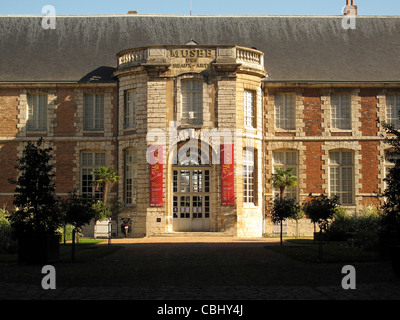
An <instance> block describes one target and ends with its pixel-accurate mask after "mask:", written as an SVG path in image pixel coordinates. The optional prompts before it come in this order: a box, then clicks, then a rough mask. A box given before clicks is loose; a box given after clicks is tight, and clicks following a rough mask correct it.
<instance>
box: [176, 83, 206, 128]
mask: <svg viewBox="0 0 400 320" xmlns="http://www.w3.org/2000/svg"><path fill="white" fill-rule="evenodd" d="M180 91H181V92H180V95H181V110H180V124H181V125H190V126H201V125H203V81H202V80H201V79H197V78H190V79H182V80H181V86H180Z"/></svg>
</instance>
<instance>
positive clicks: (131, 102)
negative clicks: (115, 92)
mask: <svg viewBox="0 0 400 320" xmlns="http://www.w3.org/2000/svg"><path fill="white" fill-rule="evenodd" d="M124 117H125V120H124V128H125V129H135V128H136V90H135V89H131V90H126V91H125V114H124Z"/></svg>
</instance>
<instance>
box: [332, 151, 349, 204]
mask: <svg viewBox="0 0 400 320" xmlns="http://www.w3.org/2000/svg"><path fill="white" fill-rule="evenodd" d="M329 183H330V195H331V196H335V195H337V196H338V197H339V202H340V203H341V204H342V205H353V204H354V195H353V152H351V151H332V152H330V153H329Z"/></svg>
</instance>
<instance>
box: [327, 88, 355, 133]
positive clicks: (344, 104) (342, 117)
mask: <svg viewBox="0 0 400 320" xmlns="http://www.w3.org/2000/svg"><path fill="white" fill-rule="evenodd" d="M331 106H332V109H331V115H332V128H334V129H342V130H351V96H350V95H349V94H334V95H332V96H331Z"/></svg>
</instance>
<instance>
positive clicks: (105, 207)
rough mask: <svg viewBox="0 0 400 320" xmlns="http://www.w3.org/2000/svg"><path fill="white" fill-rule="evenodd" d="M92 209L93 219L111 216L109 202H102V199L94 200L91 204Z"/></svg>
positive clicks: (97, 219)
mask: <svg viewBox="0 0 400 320" xmlns="http://www.w3.org/2000/svg"><path fill="white" fill-rule="evenodd" d="M93 209H94V211H95V214H94V220H95V221H102V220H107V219H108V218H109V217H111V210H110V205H109V203H104V202H102V201H96V202H95V203H94V204H93Z"/></svg>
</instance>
